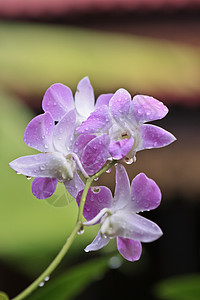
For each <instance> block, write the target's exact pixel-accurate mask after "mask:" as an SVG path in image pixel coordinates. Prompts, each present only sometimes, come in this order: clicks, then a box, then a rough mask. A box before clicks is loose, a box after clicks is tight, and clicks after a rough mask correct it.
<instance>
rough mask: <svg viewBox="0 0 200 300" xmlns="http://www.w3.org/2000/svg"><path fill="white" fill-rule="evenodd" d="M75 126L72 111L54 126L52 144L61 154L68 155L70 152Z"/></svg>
mask: <svg viewBox="0 0 200 300" xmlns="http://www.w3.org/2000/svg"><path fill="white" fill-rule="evenodd" d="M75 125H76V112H75V110H74V109H73V110H71V111H70V112H68V113H67V114H66V115H65V116H64V117H63V118H62V119H61V120H60V122H58V124H57V125H56V126H55V129H54V136H53V142H54V147H55V149H56V150H57V151H59V152H62V153H63V154H68V153H69V152H70V148H71V147H70V146H71V144H72V137H73V134H74V129H75Z"/></svg>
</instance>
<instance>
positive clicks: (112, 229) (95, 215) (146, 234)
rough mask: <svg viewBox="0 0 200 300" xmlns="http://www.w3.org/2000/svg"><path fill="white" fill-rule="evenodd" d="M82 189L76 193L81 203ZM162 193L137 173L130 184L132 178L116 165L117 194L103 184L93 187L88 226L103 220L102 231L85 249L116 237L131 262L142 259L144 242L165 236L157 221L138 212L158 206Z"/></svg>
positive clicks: (87, 208)
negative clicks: (113, 193) (142, 243)
mask: <svg viewBox="0 0 200 300" xmlns="http://www.w3.org/2000/svg"><path fill="white" fill-rule="evenodd" d="M81 195H82V191H81V192H79V194H78V196H77V203H78V204H79V203H80V199H81ZM160 201H161V192H160V189H159V188H158V186H157V184H156V183H155V182H154V181H153V180H152V179H149V178H148V177H146V175H145V174H143V173H140V174H139V175H137V176H136V177H135V178H134V179H133V181H132V183H131V186H130V182H129V178H128V175H127V173H126V170H125V168H124V167H123V166H122V165H120V164H119V165H117V166H116V187H115V195H114V197H113V196H112V193H111V191H110V189H108V188H107V187H104V186H100V187H91V188H90V190H89V192H88V195H87V199H86V203H85V207H84V212H83V214H84V217H85V218H86V220H87V222H85V223H84V225H86V226H90V225H93V224H96V223H98V222H99V221H100V220H101V227H100V230H99V232H98V234H97V236H96V237H95V239H94V240H93V242H92V243H91V244H90V245H88V246H87V247H86V248H85V251H86V252H88V251H95V250H98V249H101V248H102V247H104V246H106V245H107V244H108V243H109V241H110V239H113V238H115V237H116V238H117V248H118V250H119V252H120V253H121V255H122V256H123V257H124V258H126V259H127V260H129V261H135V260H138V259H139V258H140V255H141V252H142V246H141V242H152V241H154V240H156V239H158V238H159V237H160V236H161V235H162V231H161V229H160V228H159V227H158V225H156V224H155V223H154V222H152V221H150V220H148V219H146V218H144V217H142V216H141V215H139V214H138V213H139V212H142V211H149V210H151V209H155V208H156V207H158V206H159V204H160Z"/></svg>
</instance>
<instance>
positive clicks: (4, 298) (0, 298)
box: [0, 292, 9, 300]
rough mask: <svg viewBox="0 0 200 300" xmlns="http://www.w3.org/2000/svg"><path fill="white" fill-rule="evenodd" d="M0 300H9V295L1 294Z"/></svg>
mask: <svg viewBox="0 0 200 300" xmlns="http://www.w3.org/2000/svg"><path fill="white" fill-rule="evenodd" d="M0 300H9V298H8V295H6V294H5V293H4V292H0Z"/></svg>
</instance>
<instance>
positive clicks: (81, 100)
mask: <svg viewBox="0 0 200 300" xmlns="http://www.w3.org/2000/svg"><path fill="white" fill-rule="evenodd" d="M75 106H76V110H77V112H78V113H79V115H81V116H84V117H85V119H86V118H87V117H89V115H90V113H91V112H92V111H93V110H94V91H93V87H92V86H91V83H90V80H89V78H88V77H84V78H83V79H81V80H80V81H79V83H78V86H77V91H76V94H75Z"/></svg>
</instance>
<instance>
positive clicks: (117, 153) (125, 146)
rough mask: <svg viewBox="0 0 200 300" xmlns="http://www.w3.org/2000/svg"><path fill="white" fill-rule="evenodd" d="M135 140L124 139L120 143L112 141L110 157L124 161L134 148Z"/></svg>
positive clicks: (109, 148)
mask: <svg viewBox="0 0 200 300" xmlns="http://www.w3.org/2000/svg"><path fill="white" fill-rule="evenodd" d="M133 144H134V139H133V138H132V137H131V138H130V139H123V140H118V141H111V142H110V145H109V147H108V150H109V152H110V155H111V156H112V157H113V158H114V159H122V158H123V157H124V156H125V155H126V154H127V153H128V152H129V151H130V150H131V148H132V147H133Z"/></svg>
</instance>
